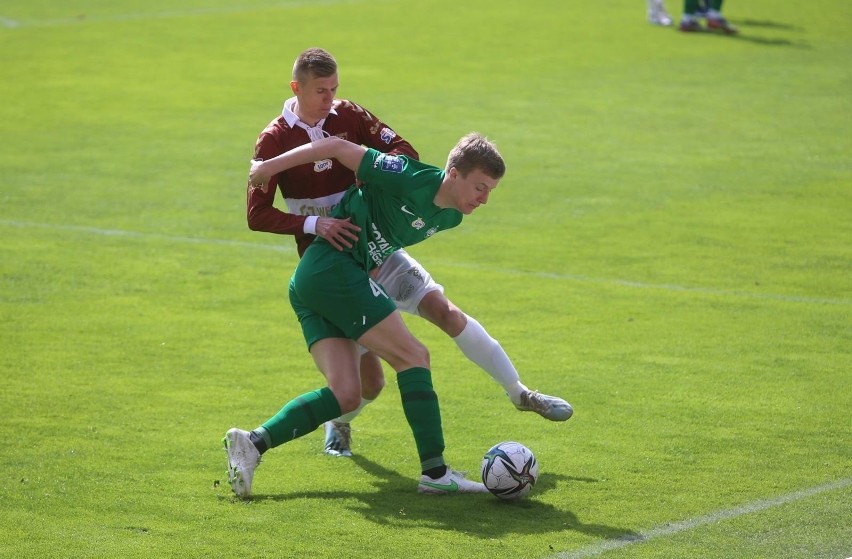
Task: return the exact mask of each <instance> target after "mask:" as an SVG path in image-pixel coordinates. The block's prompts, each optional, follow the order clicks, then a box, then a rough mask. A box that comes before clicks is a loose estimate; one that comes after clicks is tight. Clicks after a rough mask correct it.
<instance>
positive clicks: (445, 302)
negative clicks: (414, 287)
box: [419, 291, 467, 337]
mask: <svg viewBox="0 0 852 559" xmlns="http://www.w3.org/2000/svg"><path fill="white" fill-rule="evenodd" d="M419 311H420V315H421V316H423V317H424V318H425V319H426V320H428V321H429V322H431V323H433V324H434V325H435V326H437V327H438V328H440V329H441V330H443V331H444V332H446V333H447V335H449V336H451V337H456V336H458V335H459V334H461V331H462V330H464V327H465V324H466V323H467V318H466V317H465V314H464V313H463V312H462V310H461V309H459V308H458V307H457V306H455V305H454V304H453V303H452V301H450V300H449V299H447V298H446V297H445V296H444V294H443V293H441V292H440V291H433V292H431V293H429V295H427V296H426V297H424V298H423V300H422V301H421V302H420V308H419Z"/></svg>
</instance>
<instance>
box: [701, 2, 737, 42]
mask: <svg viewBox="0 0 852 559" xmlns="http://www.w3.org/2000/svg"><path fill="white" fill-rule="evenodd" d="M707 28H708V29H712V30H714V31H721V32H723V33H728V34H734V33H736V32H737V28H736V27H734V26H733V25H731V24H730V23H729V22H728V20H727V19H725V18H724V17H723V16H722V0H708V9H707Z"/></svg>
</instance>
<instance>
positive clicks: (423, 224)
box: [411, 217, 426, 231]
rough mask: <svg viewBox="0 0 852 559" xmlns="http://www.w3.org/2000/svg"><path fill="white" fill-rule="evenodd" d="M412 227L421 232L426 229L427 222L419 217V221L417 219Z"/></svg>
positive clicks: (412, 223)
mask: <svg viewBox="0 0 852 559" xmlns="http://www.w3.org/2000/svg"><path fill="white" fill-rule="evenodd" d="M411 226H412V227H414V228H415V229H417V230H418V231H419V230H421V229H423V228H424V227H426V222H425V221H423V220H422V219H421V218H419V217H418V218H417V219H415V220H414V221H412V222H411Z"/></svg>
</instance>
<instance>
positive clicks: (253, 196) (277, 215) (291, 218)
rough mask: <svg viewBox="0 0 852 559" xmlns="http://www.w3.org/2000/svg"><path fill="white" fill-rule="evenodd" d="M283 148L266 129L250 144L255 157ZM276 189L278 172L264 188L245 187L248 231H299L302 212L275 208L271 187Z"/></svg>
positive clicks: (264, 155) (269, 157)
mask: <svg viewBox="0 0 852 559" xmlns="http://www.w3.org/2000/svg"><path fill="white" fill-rule="evenodd" d="M283 152H284V150H283V148H282V146H281V145H280V144H279V142H278V141H277V140H276V138H275V135H274V134H271V133H269V132H268V131H267V130H265V131H264V132H262V133H261V134H260V137H259V138H258V139H257V143H256V144H255V148H254V158H255V159H263V160H266V159H272V158H273V157H276V156H278V155H280V154H281V153H283ZM277 189H278V175H274V176H272V177H271V178H270V179H269V187H268V188H267V189H266V192H264V191H263V190H261V189H260V188H251V187H248V192H247V195H246V219H247V221H248V226H249V229H251V230H252V231H264V232H267V233H279V234H285V235H298V234H301V233H303V231H304V226H305V216H302V215H296V214H291V213H287V212H283V211H281V210H279V209H278V208H276V207H275V206H274V205H273V203H274V202H275V191H276V190H277Z"/></svg>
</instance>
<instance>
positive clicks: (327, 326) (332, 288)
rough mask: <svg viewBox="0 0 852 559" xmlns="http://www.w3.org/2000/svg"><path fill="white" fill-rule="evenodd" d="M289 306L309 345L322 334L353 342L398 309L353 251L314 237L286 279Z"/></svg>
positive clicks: (320, 338) (319, 338) (316, 340)
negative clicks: (344, 249) (351, 252)
mask: <svg viewBox="0 0 852 559" xmlns="http://www.w3.org/2000/svg"><path fill="white" fill-rule="evenodd" d="M290 304H291V305H292V306H293V310H294V311H296V317H297V318H298V319H299V323H300V324H301V325H302V334H304V336H305V341H306V342H307V344H308V349H310V347H311V346H312V345H313V344H314V343H315V342H318V341H319V340H322V339H325V338H349V339H352V340H357V339H358V338H360V337H361V336H362V335H363V334H364V333H365V332H366V331H367V330H369V329H370V328H372V327H373V326H375V325H376V324H378V323H379V322H381V321H382V320H384V319H385V318H387V317H388V316H390V314H391V313H393V312H394V311H395V310H396V305H395V304H394V302H393V300H391V298H390V297H388V296H387V294H386V293H385V290H384V289H383V288H382V286H381V285H379V284H378V283H376V282H375V281H373V279H371V278H370V276H369V274H368V273H367V271H366V270H364V268H363V266H361V264H359V263H358V262H357V261H356V260H355V259H354V258H353V257H352V255H351V254H349V253H348V252H342V251H339V250H337V249H336V248H334V247H332V246H331V245H329V244H328V243H326V242H324V241H322V240H317V241H315V242H313V243H311V244H310V246H308V249H307V250H306V251H305V254H304V256H302V259H301V260H300V261H299V265H298V266H297V267H296V271H295V272H294V273H293V277H292V278H291V279H290Z"/></svg>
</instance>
